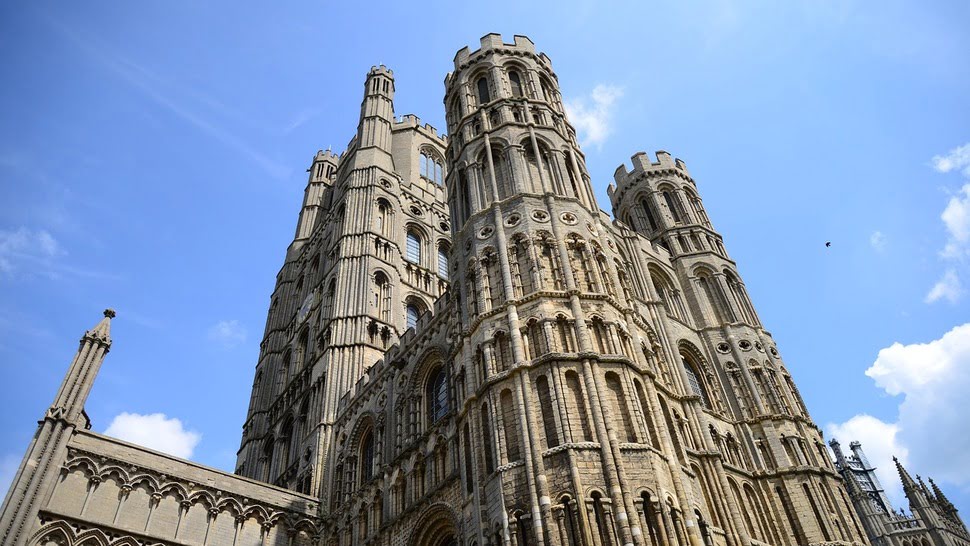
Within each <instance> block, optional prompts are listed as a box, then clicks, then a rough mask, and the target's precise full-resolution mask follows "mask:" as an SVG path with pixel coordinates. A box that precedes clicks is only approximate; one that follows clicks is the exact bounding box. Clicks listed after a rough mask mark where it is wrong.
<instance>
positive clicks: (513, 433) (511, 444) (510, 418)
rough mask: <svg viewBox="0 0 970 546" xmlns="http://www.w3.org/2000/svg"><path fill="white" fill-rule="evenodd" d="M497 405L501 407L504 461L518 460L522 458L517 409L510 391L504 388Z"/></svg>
mask: <svg viewBox="0 0 970 546" xmlns="http://www.w3.org/2000/svg"><path fill="white" fill-rule="evenodd" d="M499 406H500V407H501V408H502V432H503V433H504V434H505V456H506V462H509V463H511V462H513V461H518V460H519V459H521V458H522V450H521V449H519V425H518V418H517V414H518V409H517V408H516V405H515V403H514V401H513V400H512V391H511V390H510V389H505V390H504V391H502V394H501V395H499Z"/></svg>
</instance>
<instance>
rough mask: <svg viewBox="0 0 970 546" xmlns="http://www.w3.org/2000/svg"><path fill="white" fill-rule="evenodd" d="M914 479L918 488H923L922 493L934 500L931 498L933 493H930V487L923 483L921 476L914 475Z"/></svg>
mask: <svg viewBox="0 0 970 546" xmlns="http://www.w3.org/2000/svg"><path fill="white" fill-rule="evenodd" d="M916 481H917V482H919V488H920V489H922V490H923V494H924V495H926V498H927V499H928V500H931V501H932V500H936V499H934V498H933V494H932V493H930V488H929V487H926V484H925V483H923V478H921V477H920V475H919V474H917V475H916Z"/></svg>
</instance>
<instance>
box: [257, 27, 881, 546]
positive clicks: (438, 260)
mask: <svg viewBox="0 0 970 546" xmlns="http://www.w3.org/2000/svg"><path fill="white" fill-rule="evenodd" d="M393 95H394V79H393V75H392V74H391V71H390V70H388V69H387V68H385V67H374V68H373V69H372V70H371V71H370V73H369V74H368V76H367V79H366V81H365V89H364V100H363V103H362V106H361V115H360V121H359V124H358V130H357V132H356V135H355V136H354V138H352V139H351V141H350V143H349V144H348V146H347V150H346V151H345V152H343V153H342V154H340V156H339V157H337V156H334V155H333V154H330V153H323V152H321V153H319V154H317V156H316V158H315V159H314V163H313V164H312V165H311V176H310V180H309V182H308V186H307V191H306V197H305V200H304V204H303V209H302V213H301V217H300V223H299V227H298V230H297V237H296V238H295V239H294V241H293V243H292V244H291V246H290V248H289V250H288V253H287V260H286V263H285V264H284V266H283V269H282V270H281V272H280V276H279V280H278V284H277V288H276V291H275V292H274V296H273V301H274V304H273V307H272V308H271V311H270V315H269V321H268V325H267V333H266V337H265V339H264V342H263V345H262V351H261V356H260V362H259V364H258V365H257V368H256V386H255V388H254V396H253V402H252V405H251V408H250V413H249V415H248V417H247V422H246V426H245V433H244V437H243V442H242V446H241V449H240V453H239V473H240V474H244V475H246V476H250V477H254V478H257V479H260V480H264V481H269V482H272V483H275V484H278V485H281V486H284V487H287V488H296V489H298V490H300V491H303V492H306V493H310V494H312V495H314V496H317V497H318V498H320V500H321V504H320V506H321V521H322V522H324V527H323V528H322V530H321V533H320V535H321V537H325V538H326V543H327V544H330V545H335V546H350V545H355V544H408V545H415V546H454V545H457V544H462V545H465V546H468V545H475V546H533V545H549V546H587V545H609V546H621V545H622V546H626V545H637V546H639V545H650V546H750V545H754V546H761V545H763V544H786V545H796V544H797V545H804V544H822V543H826V544H864V543H865V537H864V534H863V531H862V530H861V526H860V524H859V521H858V520H857V519H856V517H855V515H854V513H853V510H852V508H851V507H850V505H849V501H848V497H847V496H846V494H845V490H844V488H843V486H842V485H841V479H840V477H839V475H838V473H837V472H836V469H835V468H834V466H833V465H832V463H831V461H830V460H829V457H828V455H827V452H826V450H825V447H824V444H823V443H822V436H821V432H820V431H819V429H818V427H816V426H815V424H814V423H813V422H812V421H811V418H810V416H809V415H808V411H807V409H806V408H805V406H804V404H803V402H802V400H801V397H800V396H799V394H798V390H797V389H796V387H795V383H794V381H793V380H792V378H791V376H790V374H789V373H788V371H787V369H786V367H785V364H784V363H783V361H782V358H781V355H780V353H779V351H778V349H777V347H776V345H775V343H774V341H773V340H772V338H771V335H770V334H769V333H768V332H767V331H766V330H765V329H764V327H763V326H762V324H761V322H760V320H759V318H758V316H757V314H756V313H755V311H754V307H753V305H752V304H751V301H750V299H749V297H748V294H747V291H746V290H745V287H744V284H743V282H742V281H741V276H740V275H739V273H738V270H737V266H736V264H735V263H734V261H733V260H731V258H730V257H729V256H728V254H727V251H726V250H725V246H724V244H723V242H722V238H721V235H720V234H719V233H718V232H717V231H716V230H715V229H714V227H713V225H712V224H711V222H710V220H709V219H708V216H707V213H706V211H705V208H704V205H703V204H702V202H701V199H700V195H699V193H698V191H697V184H696V183H695V181H694V179H693V178H692V177H691V175H690V173H689V172H688V170H687V166H686V165H685V164H684V162H682V161H680V160H679V159H674V158H672V157H671V156H670V154H668V153H666V152H657V153H656V160H652V159H651V158H650V157H648V156H647V154H645V153H638V154H636V155H634V156H633V158H632V163H633V165H632V170H631V169H628V168H627V167H626V166H621V167H620V168H618V169H617V170H616V172H615V173H614V183H613V184H611V185H610V187H609V190H608V193H609V196H610V200H611V204H612V208H613V213H614V217H613V218H611V217H610V216H609V215H607V214H606V213H604V212H602V211H600V210H599V207H598V206H597V204H596V200H595V199H594V197H593V191H592V187H591V184H590V176H589V173H588V172H587V169H586V162H585V158H584V156H583V153H582V151H581V150H580V147H579V145H578V143H577V139H576V132H575V130H574V129H573V127H572V126H571V125H570V124H569V122H568V120H567V119H566V115H565V113H564V110H563V106H562V100H561V97H560V93H559V85H558V82H557V77H556V74H555V73H554V72H553V69H552V63H551V61H550V60H549V58H548V57H546V55H544V54H542V53H538V52H537V51H536V49H535V46H534V45H533V43H532V42H531V41H530V40H529V39H528V38H525V37H523V36H516V37H515V38H514V40H513V42H512V43H504V42H503V41H502V39H501V37H500V36H498V35H495V34H490V35H487V36H485V37H484V38H482V40H481V47H480V48H479V49H477V50H475V51H470V50H469V49H468V48H464V49H462V50H460V51H459V52H458V53H457V55H456V56H455V59H454V71H453V72H452V73H451V74H448V76H447V77H446V78H445V96H444V104H445V111H446V119H447V124H448V134H449V137H448V138H447V139H444V138H442V137H439V136H438V135H437V134H436V133H435V131H434V129H433V128H431V127H428V126H421V125H420V123H418V121H417V118H415V117H413V116H404V117H402V118H400V119H396V118H395V117H394V114H393V103H392V100H393ZM399 537H404V538H403V542H401V541H400V540H398V539H399Z"/></svg>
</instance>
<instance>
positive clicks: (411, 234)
mask: <svg viewBox="0 0 970 546" xmlns="http://www.w3.org/2000/svg"><path fill="white" fill-rule="evenodd" d="M405 257H406V258H407V261H409V262H411V263H415V264H420V263H421V236H420V235H418V233H417V232H416V231H414V230H413V229H409V230H408V235H407V249H406V254H405Z"/></svg>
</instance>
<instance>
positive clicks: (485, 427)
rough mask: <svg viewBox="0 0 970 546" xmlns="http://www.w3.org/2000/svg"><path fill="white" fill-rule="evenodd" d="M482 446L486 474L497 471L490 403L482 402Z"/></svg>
mask: <svg viewBox="0 0 970 546" xmlns="http://www.w3.org/2000/svg"><path fill="white" fill-rule="evenodd" d="M481 423H482V447H483V448H484V449H485V475H486V476H487V475H489V474H491V473H492V472H494V471H495V451H494V450H493V449H492V434H493V433H494V431H493V430H492V419H491V417H490V415H489V412H488V405H487V404H482V419H481Z"/></svg>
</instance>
